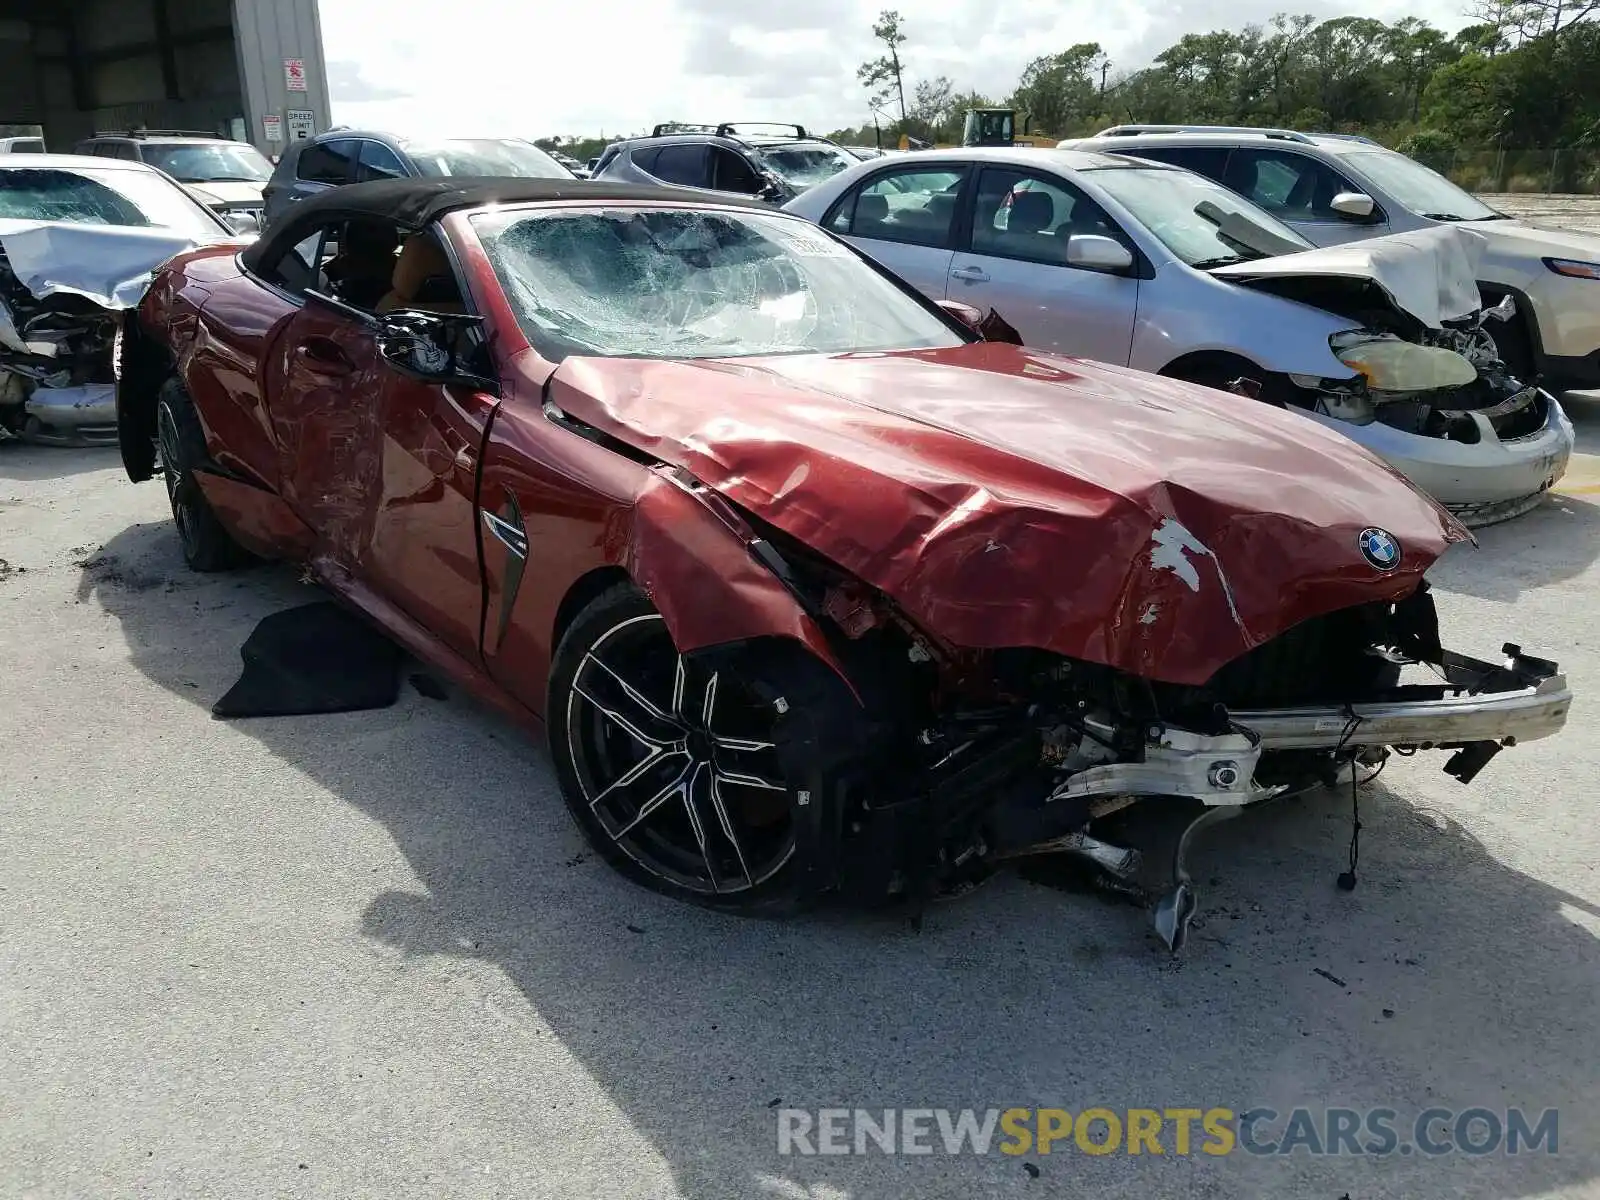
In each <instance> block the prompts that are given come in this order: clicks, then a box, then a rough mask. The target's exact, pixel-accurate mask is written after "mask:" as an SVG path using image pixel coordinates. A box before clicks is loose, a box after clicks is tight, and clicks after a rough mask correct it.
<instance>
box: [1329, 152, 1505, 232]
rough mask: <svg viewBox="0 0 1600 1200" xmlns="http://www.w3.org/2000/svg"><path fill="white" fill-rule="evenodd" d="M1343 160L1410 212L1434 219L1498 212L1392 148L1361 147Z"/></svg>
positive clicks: (1478, 217)
mask: <svg viewBox="0 0 1600 1200" xmlns="http://www.w3.org/2000/svg"><path fill="white" fill-rule="evenodd" d="M1344 161H1345V164H1346V165H1347V166H1348V167H1349V168H1350V169H1351V170H1352V171H1359V172H1361V174H1363V175H1365V176H1366V177H1367V178H1368V179H1370V180H1372V182H1373V183H1375V184H1377V185H1378V187H1379V188H1380V189H1381V190H1383V191H1385V192H1388V193H1389V195H1391V196H1393V197H1394V198H1395V199H1396V200H1398V201H1399V202H1400V203H1401V204H1403V205H1404V206H1405V207H1406V208H1409V209H1410V210H1411V211H1412V212H1414V213H1420V214H1422V215H1423V216H1425V217H1431V218H1432V219H1433V220H1435V221H1493V220H1495V219H1496V218H1498V217H1499V216H1500V214H1499V213H1497V212H1495V210H1494V209H1492V208H1490V207H1489V206H1488V205H1487V204H1485V203H1483V201H1481V200H1479V199H1477V198H1476V197H1474V196H1472V195H1469V194H1468V193H1467V192H1464V191H1462V190H1461V189H1460V188H1458V187H1457V186H1456V185H1455V184H1453V183H1451V182H1450V181H1449V180H1448V179H1446V178H1445V177H1444V176H1443V175H1441V174H1439V173H1438V172H1437V171H1431V170H1429V169H1428V168H1427V167H1425V166H1423V165H1422V164H1421V163H1419V162H1417V161H1416V160H1415V159H1410V158H1407V157H1406V156H1405V155H1404V154H1396V153H1395V152H1394V151H1393V150H1361V151H1357V152H1355V153H1351V154H1348V155H1346V156H1345V159H1344Z"/></svg>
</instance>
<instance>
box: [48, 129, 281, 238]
mask: <svg viewBox="0 0 1600 1200" xmlns="http://www.w3.org/2000/svg"><path fill="white" fill-rule="evenodd" d="M73 153H74V154H87V155H91V156H93V157H95V158H120V159H123V160H124V161H127V162H142V163H144V164H145V165H146V166H149V167H154V168H155V169H156V170H158V171H164V172H165V173H166V174H168V175H170V176H172V178H174V179H176V180H177V181H178V182H179V183H181V184H183V186H184V187H186V188H188V190H189V192H190V193H191V194H192V195H193V196H194V197H195V198H196V199H198V200H199V201H200V202H201V203H202V204H204V205H205V206H206V207H207V208H209V209H211V211H212V212H214V213H216V214H217V215H218V216H219V217H221V218H223V220H225V221H227V222H228V224H229V225H230V226H232V227H233V228H235V229H241V230H249V229H253V228H258V227H259V226H260V225H261V223H262V208H263V205H262V199H261V189H262V188H263V187H264V186H265V185H266V182H267V180H268V179H269V178H271V176H272V164H271V163H270V162H268V161H267V158H266V155H264V154H262V153H261V151H259V150H257V149H256V148H255V147H254V146H252V145H250V143H249V142H235V141H232V140H230V139H228V138H225V137H218V136H217V135H216V134H214V133H204V132H196V131H185V130H182V129H128V130H120V131H112V132H104V133H97V134H95V135H94V136H93V137H92V138H86V139H84V140H83V141H81V142H79V143H78V144H77V146H75V147H74V148H73Z"/></svg>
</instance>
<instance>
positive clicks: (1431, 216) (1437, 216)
mask: <svg viewBox="0 0 1600 1200" xmlns="http://www.w3.org/2000/svg"><path fill="white" fill-rule="evenodd" d="M1422 215H1423V216H1424V217H1426V218H1427V219H1428V220H1430V221H1465V220H1466V219H1467V218H1466V217H1463V216H1462V215H1461V214H1460V213H1423V214H1422Z"/></svg>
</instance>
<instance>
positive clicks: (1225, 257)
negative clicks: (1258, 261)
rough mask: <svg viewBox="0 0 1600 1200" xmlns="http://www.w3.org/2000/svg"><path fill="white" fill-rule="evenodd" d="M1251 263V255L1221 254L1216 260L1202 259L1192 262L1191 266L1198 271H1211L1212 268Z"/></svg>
mask: <svg viewBox="0 0 1600 1200" xmlns="http://www.w3.org/2000/svg"><path fill="white" fill-rule="evenodd" d="M1249 261H1250V257H1249V255H1245V254H1219V255H1217V256H1216V257H1215V258H1202V259H1201V260H1200V261H1199V262H1192V263H1190V264H1189V265H1190V266H1191V267H1193V268H1194V269H1195V270H1196V271H1209V270H1210V269H1211V268H1212V267H1230V266H1232V265H1233V264H1234V263H1242V262H1249Z"/></svg>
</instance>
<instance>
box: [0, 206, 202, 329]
mask: <svg viewBox="0 0 1600 1200" xmlns="http://www.w3.org/2000/svg"><path fill="white" fill-rule="evenodd" d="M213 240H214V241H217V242H221V241H225V240H233V239H230V237H229V235H227V234H224V233H223V232H222V231H221V230H218V231H217V236H216V238H215V239H213ZM205 244H207V243H204V242H200V241H197V240H195V239H194V238H191V237H189V236H187V235H186V234H181V233H178V232H176V231H174V230H171V229H149V228H144V227H138V226H128V225H88V224H84V223H82V222H76V221H18V220H5V219H0V247H3V248H4V250H5V254H6V258H7V259H8V260H9V261H10V264H11V273H12V274H13V275H15V276H16V277H17V282H18V283H20V284H21V285H22V286H23V287H25V288H27V289H28V291H29V292H30V293H31V294H32V295H33V296H34V298H35V299H38V300H44V299H46V298H48V297H50V296H53V295H55V294H56V293H58V292H70V293H73V294H75V295H79V296H84V297H87V298H88V299H90V300H93V301H94V302H95V303H96V304H98V305H100V306H101V307H102V308H110V309H122V308H132V307H133V306H134V305H135V304H137V303H138V302H139V297H141V296H142V295H144V291H145V288H146V287H148V286H149V284H150V276H151V273H152V272H153V271H154V270H155V269H156V268H157V267H159V266H160V265H161V264H162V263H164V262H166V261H167V260H168V259H169V258H171V257H173V256H174V255H176V254H181V253H183V252H184V251H185V250H192V249H194V248H195V247H196V246H200V245H205Z"/></svg>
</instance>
